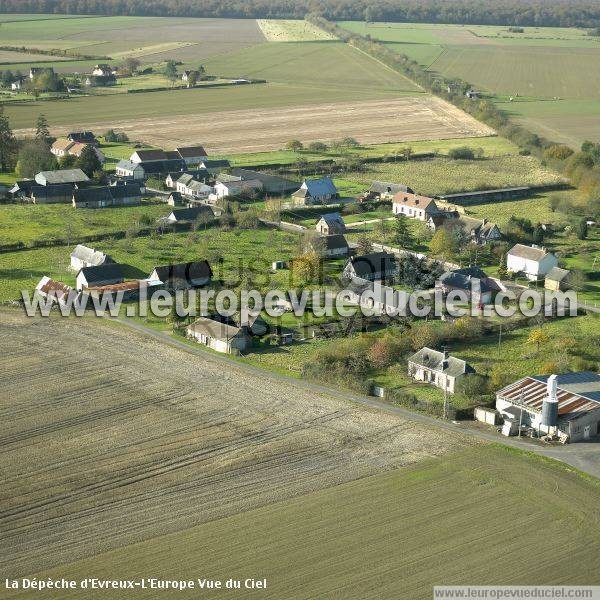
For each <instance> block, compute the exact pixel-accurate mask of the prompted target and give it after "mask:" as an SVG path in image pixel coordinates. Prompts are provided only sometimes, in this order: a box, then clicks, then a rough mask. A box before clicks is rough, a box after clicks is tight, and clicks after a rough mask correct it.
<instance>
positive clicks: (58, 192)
mask: <svg viewBox="0 0 600 600" xmlns="http://www.w3.org/2000/svg"><path fill="white" fill-rule="evenodd" d="M72 198H73V185H72V184H70V183H55V184H51V185H32V186H31V188H30V189H29V199H30V201H31V202H32V203H33V204H59V203H65V204H67V203H70V202H71V199H72Z"/></svg>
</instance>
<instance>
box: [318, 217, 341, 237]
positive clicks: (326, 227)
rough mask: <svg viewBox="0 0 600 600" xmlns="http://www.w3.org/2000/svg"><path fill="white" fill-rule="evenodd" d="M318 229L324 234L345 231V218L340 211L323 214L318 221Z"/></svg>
mask: <svg viewBox="0 0 600 600" xmlns="http://www.w3.org/2000/svg"><path fill="white" fill-rule="evenodd" d="M316 229H317V231H318V232H319V233H322V234H323V235H333V234H334V233H345V231H346V223H344V219H343V218H342V215H341V214H340V213H339V212H332V213H327V214H325V215H322V216H321V218H320V219H319V220H318V221H317V225H316Z"/></svg>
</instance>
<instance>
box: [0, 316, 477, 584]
mask: <svg viewBox="0 0 600 600" xmlns="http://www.w3.org/2000/svg"><path fill="white" fill-rule="evenodd" d="M0 332H1V335H2V339H3V340H5V343H4V349H3V369H2V372H1V373H0V385H1V386H2V389H3V391H4V393H3V394H2V400H1V401H0V405H1V410H2V414H3V419H4V423H5V427H4V428H3V434H2V435H1V436H0V443H1V444H2V447H3V452H2V459H1V463H2V472H3V482H4V485H3V486H2V489H1V490H0V499H1V504H2V510H1V511H0V531H1V532H2V539H3V552H2V556H1V558H0V566H1V569H2V572H3V574H6V576H9V575H10V576H19V575H25V574H31V573H35V572H39V571H40V570H42V569H47V568H52V567H57V566H59V565H62V564H65V563H69V562H72V561H75V560H78V559H81V558H85V557H86V556H91V555H95V554H98V553H100V552H103V551H107V550H111V549H115V548H118V547H121V546H124V545H127V544H131V543H135V542H141V541H143V540H149V539H150V538H159V537H160V536H161V535H162V534H167V533H169V532H175V531H178V532H181V531H182V530H185V529H188V528H190V527H194V526H197V525H199V524H201V523H208V522H210V521H216V520H218V519H223V518H226V517H228V516H231V515H235V514H238V513H246V512H247V511H249V510H252V509H255V508H258V507H261V506H266V505H271V504H273V503H277V502H279V501H282V500H287V499H290V498H294V497H297V496H300V495H302V494H307V493H310V492H313V491H315V490H318V489H323V488H328V487H330V486H333V485H336V484H340V483H343V482H346V481H352V480H354V479H358V478H362V477H366V476H368V475H372V474H376V473H379V472H381V471H382V470H387V469H391V468H395V467H400V466H404V465H409V464H413V463H415V462H417V461H420V460H422V459H424V458H428V457H433V456H441V455H447V454H448V453H449V452H450V451H452V450H453V449H458V448H460V447H463V446H464V445H465V443H466V442H465V441H464V440H462V438H461V437H459V436H458V435H456V436H455V435H453V434H448V433H444V434H442V433H441V432H438V431H436V430H429V429H426V428H425V427H424V426H421V425H418V424H415V423H411V422H409V421H407V420H405V419H402V418H399V417H396V416H391V415H385V414H379V413H376V412H373V411H370V410H367V409H361V408H359V407H356V406H353V405H351V404H348V403H345V402H342V401H340V400H338V399H336V398H334V397H331V396H328V395H325V394H323V393H322V392H319V391H315V390H313V389H304V388H301V387H299V386H296V385H293V384H292V383H290V382H289V381H288V380H282V379H275V378H265V376H264V374H262V375H259V374H257V373H253V372H251V371H248V370H247V369H242V368H241V367H239V366H237V365H236V364H235V363H229V362H228V363H227V369H226V370H225V371H224V370H223V363H222V362H221V361H217V360H216V359H213V358H212V357H211V356H210V355H209V354H206V355H204V354H203V355H202V357H199V356H196V355H192V354H189V353H186V352H182V351H181V350H179V349H175V348H172V347H170V346H167V345H164V344H163V343H162V342H158V341H154V340H152V339H150V338H147V337H143V336H139V335H138V334H136V333H132V332H130V331H129V330H125V329H122V326H120V325H116V324H110V323H107V322H106V321H100V320H99V319H94V318H91V317H90V318H85V319H83V320H81V319H69V320H66V319H58V318H56V319H55V318H50V319H35V320H31V319H27V318H25V317H22V316H20V315H18V313H17V312H16V311H6V312H4V313H3V314H2V319H1V321H0ZM132 346H134V347H135V348H136V352H135V353H132V352H131V348H132ZM24 372H26V373H27V380H28V385H27V386H23V385H22V380H21V379H20V377H17V376H16V375H17V373H21V374H23V373H24ZM157 373H160V374H161V375H160V377H159V378H157V377H156V374H157ZM84 380H85V381H84ZM82 385H83V387H82ZM83 389H85V390H86V392H85V393H82V391H83ZM107 440H110V443H109V444H107ZM374 498H375V496H374ZM338 508H339V507H338ZM348 508H349V505H348ZM251 521H252V519H250V520H249V522H251ZM281 531H283V529H282V530H281ZM315 531H318V528H317V529H315ZM289 539H290V541H291V540H292V539H293V537H290V538H289ZM315 548H316V546H315ZM190 550H191V547H190V546H188V548H187V551H188V553H190ZM214 550H215V551H216V550H217V549H216V548H215V549H214ZM192 554H194V552H191V553H190V555H192ZM204 558H206V557H204ZM167 562H170V561H167ZM172 564H176V563H172ZM177 564H178V568H180V567H181V564H182V563H180V562H179V563H177ZM257 566H258V565H257Z"/></svg>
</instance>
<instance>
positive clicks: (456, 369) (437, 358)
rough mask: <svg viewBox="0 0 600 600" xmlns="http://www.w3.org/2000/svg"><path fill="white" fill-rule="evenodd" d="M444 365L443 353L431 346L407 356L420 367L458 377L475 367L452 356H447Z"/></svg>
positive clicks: (473, 370)
mask: <svg viewBox="0 0 600 600" xmlns="http://www.w3.org/2000/svg"><path fill="white" fill-rule="evenodd" d="M446 360H447V363H446V364H445V365H444V364H443V362H444V353H443V352H439V351H438V350H432V349H431V348H427V347H426V346H425V347H424V348H421V349H420V350H419V351H417V352H415V353H414V354H413V355H412V356H410V357H409V359H408V361H409V362H413V363H415V364H417V365H421V366H422V367H426V368H428V369H431V370H433V371H437V372H438V373H444V374H445V375H448V376H449V377H459V376H460V375H466V374H468V373H475V369H473V367H472V366H471V365H469V363H467V362H466V361H464V360H461V359H460V358H456V357H454V356H448V358H447V359H446Z"/></svg>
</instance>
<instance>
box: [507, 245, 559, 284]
mask: <svg viewBox="0 0 600 600" xmlns="http://www.w3.org/2000/svg"><path fill="white" fill-rule="evenodd" d="M557 265H558V258H557V257H556V255H554V254H552V252H548V251H547V250H546V249H545V248H542V247H539V246H536V245H531V246H525V245H524V244H515V245H514V246H513V247H512V248H511V249H510V250H509V251H508V254H507V256H506V268H507V269H508V271H509V272H510V273H523V275H525V277H527V279H529V280H531V281H535V280H537V279H539V278H540V277H544V276H545V275H546V274H548V273H549V272H550V271H551V270H552V269H553V268H554V267H556V266H557Z"/></svg>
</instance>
